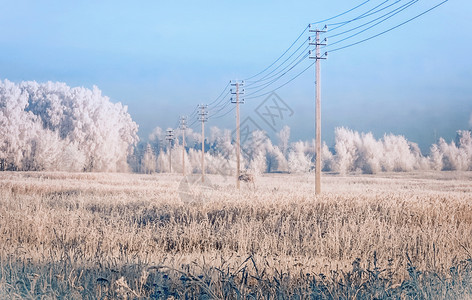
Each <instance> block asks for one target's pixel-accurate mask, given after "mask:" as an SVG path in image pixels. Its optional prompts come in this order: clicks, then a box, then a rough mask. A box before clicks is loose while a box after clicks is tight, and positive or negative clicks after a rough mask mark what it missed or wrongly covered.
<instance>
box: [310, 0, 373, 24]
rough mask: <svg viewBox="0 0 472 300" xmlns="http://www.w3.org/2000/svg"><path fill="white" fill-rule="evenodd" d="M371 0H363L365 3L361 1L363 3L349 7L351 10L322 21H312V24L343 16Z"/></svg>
mask: <svg viewBox="0 0 472 300" xmlns="http://www.w3.org/2000/svg"><path fill="white" fill-rule="evenodd" d="M369 1H370V0H367V1H365V2H363V3H361V4H359V5H357V6H356V7H353V8H351V9H349V10H347V11H345V12H343V13H340V14H339V15H336V16H334V17H331V18H328V19H324V20H321V21H318V22H315V23H311V24H313V25H315V24H319V23H325V22H327V21H330V20H333V19H336V18H339V17H340V16H343V15H345V14H347V13H350V12H351V11H353V10H355V9H357V8H359V7H361V6H363V5H364V4H367V2H369Z"/></svg>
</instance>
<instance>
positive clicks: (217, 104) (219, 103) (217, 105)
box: [208, 91, 231, 109]
mask: <svg viewBox="0 0 472 300" xmlns="http://www.w3.org/2000/svg"><path fill="white" fill-rule="evenodd" d="M230 94H231V91H228V92H227V93H226V95H225V96H224V97H223V98H221V99H220V100H219V101H218V103H216V104H215V105H214V106H213V107H212V109H217V108H218V107H219V106H221V105H224V104H223V103H226V102H224V101H225V100H226V99H227V98H228V95H230ZM208 106H209V107H210V105H208Z"/></svg>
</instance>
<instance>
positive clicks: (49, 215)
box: [0, 171, 472, 299]
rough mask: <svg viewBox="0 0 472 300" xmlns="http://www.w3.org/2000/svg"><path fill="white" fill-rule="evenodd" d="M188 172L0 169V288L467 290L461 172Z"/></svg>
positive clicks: (86, 291)
mask: <svg viewBox="0 0 472 300" xmlns="http://www.w3.org/2000/svg"><path fill="white" fill-rule="evenodd" d="M196 178H197V177H196ZM189 181H190V184H189V185H187V182H186V181H185V182H182V176H181V175H180V174H172V175H169V174H152V175H137V174H119V173H57V172H53V173H47V172H0V232H1V235H0V245H1V247H0V268H1V270H0V294H2V295H9V296H11V297H12V298H15V297H18V298H23V297H30V298H35V297H40V296H42V297H44V298H64V297H66V298H77V299H80V298H90V299H94V298H100V297H105V296H106V297H107V298H120V297H131V298H139V297H174V298H180V297H183V296H185V295H187V296H189V297H193V296H195V295H200V296H202V297H204V298H205V297H217V298H220V297H229V298H237V297H238V295H239V296H241V297H242V298H245V297H246V296H248V295H251V296H253V297H256V298H258V297H260V296H262V295H264V294H266V293H271V294H279V295H285V296H286V297H289V296H293V295H295V294H298V295H305V296H308V295H311V296H315V297H316V296H319V297H322V298H330V297H331V298H338V297H341V296H342V297H345V298H352V297H353V296H354V295H357V296H359V297H361V296H362V297H365V298H367V297H370V296H376V295H377V296H383V297H387V296H392V297H394V296H395V297H407V296H408V295H410V296H412V297H419V296H420V295H422V296H424V297H428V296H435V297H439V298H461V297H463V296H467V295H468V296H469V297H470V296H472V279H471V278H472V271H471V270H472V265H471V264H472V263H471V262H472V172H434V171H431V172H410V173H380V174H377V175H348V176H340V175H333V174H325V175H324V177H323V180H322V183H323V194H322V195H321V196H318V197H315V195H314V192H313V191H314V177H313V175H311V174H303V175H294V174H265V175H262V176H259V177H257V179H256V184H255V189H254V187H253V186H252V185H249V184H245V183H242V185H241V190H239V191H238V190H236V189H235V188H234V186H235V180H234V178H233V177H224V176H218V175H210V176H209V177H207V181H206V183H205V185H201V184H199V183H198V182H197V183H194V182H193V178H190V179H189Z"/></svg>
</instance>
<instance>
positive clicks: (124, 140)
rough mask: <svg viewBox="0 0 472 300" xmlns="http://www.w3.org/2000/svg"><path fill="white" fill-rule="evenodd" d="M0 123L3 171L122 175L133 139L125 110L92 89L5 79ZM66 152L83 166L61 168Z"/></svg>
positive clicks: (133, 126)
mask: <svg viewBox="0 0 472 300" xmlns="http://www.w3.org/2000/svg"><path fill="white" fill-rule="evenodd" d="M0 123H1V124H2V126H1V129H0V130H1V132H0V133H1V140H0V160H1V161H2V163H1V165H2V166H4V169H28V170H34V169H46V170H63V169H64V168H65V167H71V168H72V169H70V171H83V170H85V171H127V170H128V166H127V156H128V155H129V154H131V152H132V150H133V147H134V146H135V144H136V142H137V140H138V137H137V130H138V126H137V125H136V123H135V122H133V121H132V119H131V116H130V115H129V114H128V112H127V108H126V106H123V105H121V104H120V103H112V102H111V101H110V99H109V98H108V97H105V96H102V94H101V91H100V90H99V89H98V88H97V87H94V88H93V89H92V90H90V89H86V88H82V87H77V88H71V87H69V86H67V85H66V84H64V83H53V82H47V83H42V84H40V83H36V82H21V83H20V84H14V83H12V82H9V81H8V80H5V81H3V82H0ZM46 140H48V141H49V142H51V143H53V144H55V145H56V147H54V148H53V147H51V146H48V145H46V144H45V143H46ZM71 145H72V146H71ZM65 150H67V152H68V154H67V155H71V154H73V153H75V154H77V155H78V159H77V162H80V163H83V165H81V166H78V165H77V163H74V164H71V163H70V162H68V163H61V162H60V160H61V159H63V158H64V155H63V153H61V152H63V151H65ZM53 152H54V153H53ZM67 155H66V156H67ZM55 160H59V161H57V162H55Z"/></svg>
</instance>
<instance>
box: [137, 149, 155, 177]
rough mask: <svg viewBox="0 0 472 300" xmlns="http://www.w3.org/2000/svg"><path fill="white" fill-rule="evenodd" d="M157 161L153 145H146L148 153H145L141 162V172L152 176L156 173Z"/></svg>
mask: <svg viewBox="0 0 472 300" xmlns="http://www.w3.org/2000/svg"><path fill="white" fill-rule="evenodd" d="M156 164H157V159H156V155H155V154H154V151H153V150H152V147H151V145H150V144H149V143H148V144H147V145H146V151H145V152H144V155H143V159H142V160H141V172H143V173H145V174H151V173H154V172H155V171H156V168H157V166H156Z"/></svg>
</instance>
